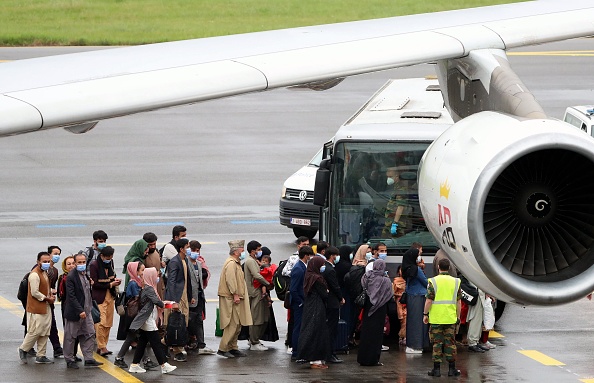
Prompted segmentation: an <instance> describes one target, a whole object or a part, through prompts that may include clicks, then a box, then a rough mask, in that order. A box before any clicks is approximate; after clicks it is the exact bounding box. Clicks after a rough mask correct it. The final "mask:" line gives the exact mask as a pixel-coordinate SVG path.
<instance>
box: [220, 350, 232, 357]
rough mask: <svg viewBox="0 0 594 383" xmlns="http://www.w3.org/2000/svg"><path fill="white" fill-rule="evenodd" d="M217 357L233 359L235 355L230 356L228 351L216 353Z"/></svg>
mask: <svg viewBox="0 0 594 383" xmlns="http://www.w3.org/2000/svg"><path fill="white" fill-rule="evenodd" d="M217 355H220V356H224V357H225V358H235V355H233V354H231V353H230V352H229V351H221V350H219V351H217Z"/></svg>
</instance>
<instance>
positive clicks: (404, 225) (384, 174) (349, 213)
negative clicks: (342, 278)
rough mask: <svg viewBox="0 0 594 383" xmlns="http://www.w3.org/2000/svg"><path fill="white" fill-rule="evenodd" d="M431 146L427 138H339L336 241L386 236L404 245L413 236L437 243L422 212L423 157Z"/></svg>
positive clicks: (393, 244) (332, 225) (332, 232)
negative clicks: (420, 178) (420, 172)
mask: <svg viewBox="0 0 594 383" xmlns="http://www.w3.org/2000/svg"><path fill="white" fill-rule="evenodd" d="M428 146H429V143H427V142H359V143H357V142H346V143H339V144H337V145H336V148H335V152H334V159H335V161H334V171H333V172H332V183H331V185H332V189H331V199H330V201H331V213H330V215H329V217H328V219H329V220H330V222H329V225H328V229H329V232H328V234H329V239H330V242H331V243H335V244H337V245H338V246H341V245H350V246H353V245H357V244H360V243H366V242H369V243H372V244H373V243H377V242H383V243H385V244H386V245H387V246H388V248H397V249H398V250H405V249H408V248H409V247H410V245H411V244H412V243H413V242H421V243H422V244H423V246H424V247H425V246H435V245H436V244H435V241H434V239H433V237H432V236H431V234H430V233H429V231H428V229H427V226H426V225H425V220H424V219H423V216H422V215H421V209H420V206H419V196H418V184H417V171H418V167H419V162H420V161H421V157H422V156H423V153H425V150H426V149H427V147H428ZM393 223H396V224H397V227H394V228H393V225H392V224H393Z"/></svg>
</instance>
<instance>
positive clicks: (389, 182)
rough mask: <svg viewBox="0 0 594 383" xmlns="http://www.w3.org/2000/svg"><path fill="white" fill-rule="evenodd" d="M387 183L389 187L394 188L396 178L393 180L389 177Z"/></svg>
mask: <svg viewBox="0 0 594 383" xmlns="http://www.w3.org/2000/svg"><path fill="white" fill-rule="evenodd" d="M386 183H387V184H388V186H392V185H394V178H392V177H388V178H387V179H386Z"/></svg>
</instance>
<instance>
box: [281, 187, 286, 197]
mask: <svg viewBox="0 0 594 383" xmlns="http://www.w3.org/2000/svg"><path fill="white" fill-rule="evenodd" d="M286 195H287V187H286V186H283V191H282V192H281V198H285V196H286Z"/></svg>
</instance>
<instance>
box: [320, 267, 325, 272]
mask: <svg viewBox="0 0 594 383" xmlns="http://www.w3.org/2000/svg"><path fill="white" fill-rule="evenodd" d="M324 271H326V265H324V266H322V267H320V273H323V272H324Z"/></svg>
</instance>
